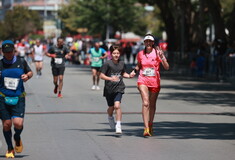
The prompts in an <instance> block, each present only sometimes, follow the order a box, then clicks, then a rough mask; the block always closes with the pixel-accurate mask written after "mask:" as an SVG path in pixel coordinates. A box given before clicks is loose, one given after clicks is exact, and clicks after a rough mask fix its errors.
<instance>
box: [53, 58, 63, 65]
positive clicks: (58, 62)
mask: <svg viewBox="0 0 235 160" xmlns="http://www.w3.org/2000/svg"><path fill="white" fill-rule="evenodd" d="M62 62H63V59H62V58H55V63H56V64H62Z"/></svg>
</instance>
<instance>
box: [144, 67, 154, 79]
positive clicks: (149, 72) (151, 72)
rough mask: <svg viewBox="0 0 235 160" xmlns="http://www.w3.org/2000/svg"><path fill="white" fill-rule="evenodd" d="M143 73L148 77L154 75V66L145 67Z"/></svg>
mask: <svg viewBox="0 0 235 160" xmlns="http://www.w3.org/2000/svg"><path fill="white" fill-rule="evenodd" d="M143 75H145V76H148V77H151V76H155V70H154V68H145V69H144V71H143Z"/></svg>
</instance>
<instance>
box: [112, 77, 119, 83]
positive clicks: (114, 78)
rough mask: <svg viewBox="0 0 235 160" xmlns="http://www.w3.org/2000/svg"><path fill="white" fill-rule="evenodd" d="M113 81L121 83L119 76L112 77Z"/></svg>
mask: <svg viewBox="0 0 235 160" xmlns="http://www.w3.org/2000/svg"><path fill="white" fill-rule="evenodd" d="M111 81H113V82H118V81H119V77H118V76H112V77H111Z"/></svg>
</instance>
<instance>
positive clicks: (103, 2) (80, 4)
mask: <svg viewBox="0 0 235 160" xmlns="http://www.w3.org/2000/svg"><path fill="white" fill-rule="evenodd" d="M135 2H136V0H115V1H113V0H86V1H85V0H71V2H70V4H69V5H67V6H64V7H63V8H62V9H61V11H60V12H59V16H60V18H61V19H62V22H63V23H64V26H65V28H64V29H65V30H67V31H68V32H75V31H76V30H77V28H88V33H89V34H101V35H103V37H104V35H105V33H106V29H107V26H109V27H110V28H111V30H112V31H113V32H112V33H113V34H114V33H115V31H121V32H127V31H132V30H135V29H136V28H138V27H137V26H141V27H140V28H143V24H142V23H140V22H141V21H140V19H141V17H142V15H143V14H142V13H143V10H141V9H140V7H139V6H137V5H135Z"/></svg>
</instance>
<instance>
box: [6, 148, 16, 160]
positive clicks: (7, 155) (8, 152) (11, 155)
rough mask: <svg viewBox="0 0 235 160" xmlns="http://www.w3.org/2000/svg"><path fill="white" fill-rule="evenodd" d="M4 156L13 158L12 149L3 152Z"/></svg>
mask: <svg viewBox="0 0 235 160" xmlns="http://www.w3.org/2000/svg"><path fill="white" fill-rule="evenodd" d="M5 156H6V158H15V152H14V150H8V151H7V152H6V154H5Z"/></svg>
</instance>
